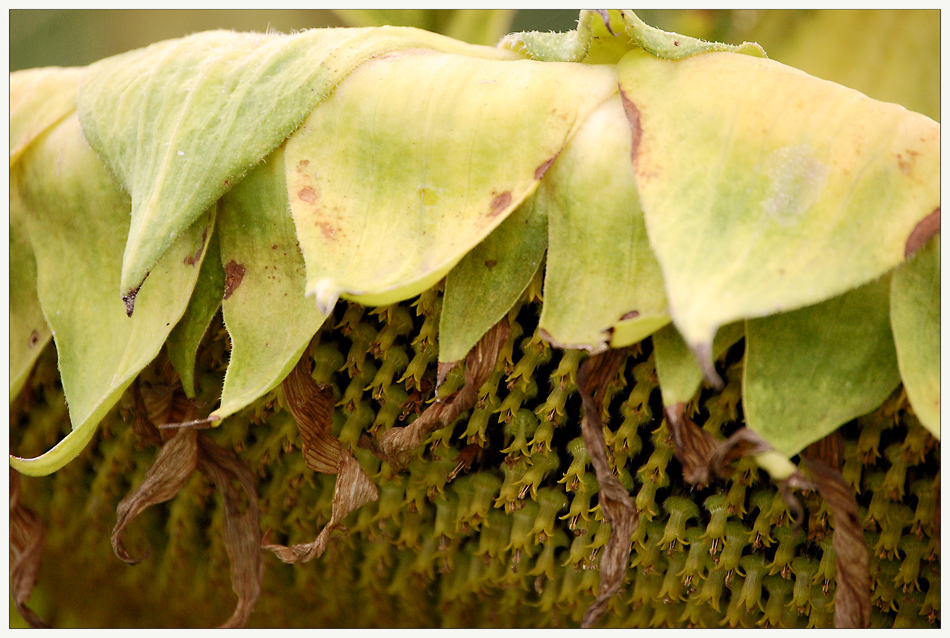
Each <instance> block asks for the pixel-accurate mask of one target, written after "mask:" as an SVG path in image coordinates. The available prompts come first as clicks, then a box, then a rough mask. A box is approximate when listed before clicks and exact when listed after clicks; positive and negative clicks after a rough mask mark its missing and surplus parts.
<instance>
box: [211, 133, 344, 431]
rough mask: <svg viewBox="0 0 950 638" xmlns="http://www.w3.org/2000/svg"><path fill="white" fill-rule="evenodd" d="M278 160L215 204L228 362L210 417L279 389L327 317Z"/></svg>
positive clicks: (276, 157) (280, 157) (273, 157)
mask: <svg viewBox="0 0 950 638" xmlns="http://www.w3.org/2000/svg"><path fill="white" fill-rule="evenodd" d="M283 158H284V154H283V151H282V150H281V151H278V152H277V153H273V154H272V155H271V156H270V157H268V158H267V161H265V162H263V163H261V164H260V165H259V166H258V167H257V168H255V169H254V171H253V172H252V173H250V174H249V175H248V177H247V179H245V180H244V181H243V182H241V183H240V184H238V185H237V186H236V187H234V189H233V190H232V191H231V192H230V193H228V194H227V195H225V196H224V198H222V200H221V203H220V205H219V215H220V217H219V220H220V221H219V229H220V230H219V232H220V236H219V237H220V242H221V263H222V264H223V265H224V272H225V276H226V283H225V288H224V295H225V298H224V301H223V303H222V310H223V312H224V323H225V325H226V326H227V329H228V333H229V334H230V335H231V361H230V363H229V364H228V371H227V374H226V376H225V377H224V389H223V390H222V395H221V406H220V407H219V408H218V409H217V410H215V411H214V413H213V414H212V417H219V418H224V417H226V416H228V415H230V414H233V413H234V412H237V411H238V410H240V409H241V408H243V407H244V406H246V405H248V404H249V403H251V402H252V401H254V400H256V399H257V398H258V397H260V396H261V395H263V394H265V393H266V392H269V391H270V390H272V389H273V388H275V387H277V386H278V385H279V384H280V382H281V381H283V380H284V377H286V376H287V375H288V374H289V373H290V371H291V370H292V369H293V367H294V365H296V364H297V361H298V360H299V359H300V355H301V354H302V353H303V350H304V348H306V347H307V344H308V343H309V342H310V339H311V337H313V335H314V334H315V333H316V332H317V329H319V328H320V326H321V325H322V324H323V322H324V320H325V319H326V315H325V314H322V313H320V312H319V311H318V310H317V308H316V306H315V305H314V303H313V301H312V300H311V299H307V298H306V297H305V296H304V289H305V285H306V274H305V269H304V262H303V256H302V255H301V254H300V249H299V248H297V236H296V234H295V232H294V223H293V220H292V219H291V217H290V215H289V214H288V207H289V204H288V201H287V187H286V181H285V178H284V172H285V169H284V159H283Z"/></svg>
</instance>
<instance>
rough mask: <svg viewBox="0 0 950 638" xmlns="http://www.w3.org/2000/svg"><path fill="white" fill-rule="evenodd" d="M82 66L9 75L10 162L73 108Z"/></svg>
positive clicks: (74, 107)
mask: <svg viewBox="0 0 950 638" xmlns="http://www.w3.org/2000/svg"><path fill="white" fill-rule="evenodd" d="M84 72H85V69H83V68H69V69H61V68H58V67H50V68H46V69H30V70H27V71H19V72H17V73H11V74H10V165H11V166H13V164H15V163H16V161H17V160H18V159H19V158H20V156H21V155H22V154H23V151H25V150H26V147H27V146H28V145H29V144H30V142H32V141H33V140H34V139H36V138H37V137H38V136H39V135H40V134H41V133H43V132H44V131H45V130H47V129H48V128H49V127H51V126H53V125H54V124H56V123H57V122H59V121H60V120H62V119H63V118H64V117H66V116H67V115H69V114H70V113H72V112H73V111H75V110H76V89H77V88H78V87H79V80H80V78H81V77H82V74H83V73H84Z"/></svg>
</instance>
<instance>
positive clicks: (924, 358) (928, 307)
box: [891, 235, 940, 439]
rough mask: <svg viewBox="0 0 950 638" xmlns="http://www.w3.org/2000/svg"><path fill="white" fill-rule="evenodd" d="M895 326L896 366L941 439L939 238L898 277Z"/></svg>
mask: <svg viewBox="0 0 950 638" xmlns="http://www.w3.org/2000/svg"><path fill="white" fill-rule="evenodd" d="M891 323H892V329H893V330H894V342H895V344H896V346H897V363H898V365H899V366H900V371H901V378H902V379H903V381H904V388H906V390H907V396H908V397H909V398H910V403H911V405H912V406H913V408H914V412H916V413H917V418H918V419H920V422H921V423H922V424H923V426H924V427H925V428H927V429H928V430H929V431H930V433H931V434H933V435H934V436H935V437H937V438H938V439H939V438H940V348H939V344H940V235H937V236H936V238H934V239H932V240H931V241H929V242H927V243H926V244H925V245H924V247H923V248H921V249H920V250H919V251H917V252H916V253H914V255H913V256H912V257H911V258H910V259H908V260H907V262H906V263H904V264H901V266H900V267H899V268H898V269H897V270H896V271H895V272H894V279H893V282H892V283H891Z"/></svg>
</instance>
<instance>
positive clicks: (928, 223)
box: [904, 206, 940, 259]
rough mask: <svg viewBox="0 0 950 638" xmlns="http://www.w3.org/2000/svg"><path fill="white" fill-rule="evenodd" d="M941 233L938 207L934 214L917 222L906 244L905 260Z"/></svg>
mask: <svg viewBox="0 0 950 638" xmlns="http://www.w3.org/2000/svg"><path fill="white" fill-rule="evenodd" d="M939 232H940V207H939V206H937V207H936V208H935V209H934V211H933V212H932V213H930V214H929V215H927V216H926V217H924V218H923V219H922V220H920V221H919V222H917V225H916V226H914V230H912V231H911V233H910V235H908V236H907V242H906V243H905V244H904V259H907V258H908V257H910V256H911V255H913V254H914V253H915V252H917V250H918V249H919V248H920V247H921V246H923V245H924V244H926V243H927V240H928V239H930V238H931V237H933V236H934V235H936V234H937V233H939Z"/></svg>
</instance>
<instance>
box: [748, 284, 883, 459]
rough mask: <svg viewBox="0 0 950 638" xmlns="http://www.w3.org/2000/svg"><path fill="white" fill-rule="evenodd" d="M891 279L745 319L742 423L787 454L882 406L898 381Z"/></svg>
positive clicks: (796, 451)
mask: <svg viewBox="0 0 950 638" xmlns="http://www.w3.org/2000/svg"><path fill="white" fill-rule="evenodd" d="M889 307H890V277H885V278H883V279H880V280H877V281H874V282H871V283H870V284H867V285H865V286H861V287H860V288H857V289H855V290H853V291H851V292H848V293H845V294H844V295H841V296H839V297H835V298H833V299H830V300H828V301H825V302H822V303H820V304H816V305H814V306H809V307H807V308H801V309H799V310H793V311H791V312H787V313H782V314H778V315H773V316H771V317H764V318H762V319H754V320H750V321H747V322H746V360H745V367H744V368H743V380H742V398H743V410H744V413H745V418H746V423H747V424H748V426H749V428H751V429H753V430H755V431H756V432H758V433H759V434H761V435H762V436H763V437H764V438H765V439H766V440H767V441H768V442H769V443H771V444H772V445H773V446H774V447H775V448H776V449H777V450H778V451H779V452H782V453H783V454H786V455H788V456H792V455H794V454H797V453H798V452H799V451H800V450H802V449H803V448H804V447H805V446H807V445H808V444H810V443H813V442H815V441H817V440H819V439H821V438H823V437H825V436H826V435H827V434H829V433H831V432H833V431H834V430H836V429H837V428H838V427H839V426H841V425H842V424H844V423H846V422H847V421H850V420H851V419H853V418H855V417H857V416H860V415H862V414H866V413H868V412H870V411H872V410H874V409H875V408H876V407H878V406H879V405H881V403H883V402H884V399H886V398H887V396H888V395H889V394H890V393H891V392H892V391H893V390H894V388H896V387H897V385H898V384H899V383H900V373H899V371H898V368H897V356H896V353H895V350H894V338H893V336H892V335H891V326H890V317H889Z"/></svg>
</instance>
